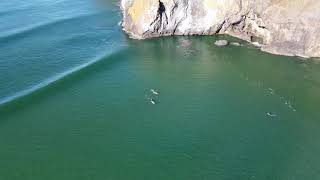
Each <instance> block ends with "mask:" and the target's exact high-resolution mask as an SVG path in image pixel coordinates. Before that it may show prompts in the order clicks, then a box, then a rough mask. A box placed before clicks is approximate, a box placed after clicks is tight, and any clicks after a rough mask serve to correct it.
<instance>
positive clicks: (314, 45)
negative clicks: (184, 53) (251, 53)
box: [121, 0, 320, 57]
mask: <svg viewBox="0 0 320 180" xmlns="http://www.w3.org/2000/svg"><path fill="white" fill-rule="evenodd" d="M121 9H122V14H123V21H122V26H123V29H124V30H125V31H126V32H127V33H128V34H129V35H130V36H131V37H133V38H137V39H144V38H151V37H158V36H169V35H213V34H229V35H232V36H236V37H239V38H241V39H244V40H247V41H249V42H252V43H255V44H259V46H261V49H262V50H263V51H267V52H270V53H273V54H281V55H288V56H302V57H320V43H319V42H320V1H319V0H121Z"/></svg>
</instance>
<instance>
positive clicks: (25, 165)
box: [0, 0, 320, 180]
mask: <svg viewBox="0 0 320 180" xmlns="http://www.w3.org/2000/svg"><path fill="white" fill-rule="evenodd" d="M117 3H118V2H117V1H115V0H114V1H100V2H98V1H94V0H82V1H79V0H10V1H1V2H0V180H21V179H23V180H29V179H30V180H43V179H47V180H51V179H52V180H57V179H59V180H72V179H77V180H82V179H83V180H89V179H90V180H100V179H107V180H142V179H148V180H150V179H154V180H163V179H168V180H169V179H172V180H199V179H201V180H202V179H203V180H204V179H220V180H223V179H237V180H248V179H252V180H253V179H257V180H270V179H274V180H276V179H279V180H286V179H288V180H293V179H297V180H299V179H320V157H319V152H320V142H319V141H318V137H320V113H319V103H320V93H319V92H320V64H319V62H320V61H318V60H316V59H313V60H305V59H300V58H295V57H282V56H275V55H270V54H267V53H263V52H260V51H259V50H257V49H255V48H254V47H252V46H250V45H248V44H246V43H245V42H242V41H240V40H238V39H235V38H231V37H226V36H207V37H205V36H193V37H166V38H158V39H149V40H143V41H139V40H132V39H129V38H128V37H127V35H125V34H124V33H123V32H122V30H121V27H119V26H118V23H119V21H120V20H121V14H120V12H119V8H118V6H117ZM222 38H223V39H228V40H230V41H237V42H240V43H242V44H243V46H239V47H237V46H227V47H223V48H218V47H216V46H214V42H215V40H217V39H222ZM150 89H157V90H158V91H159V92H160V95H154V94H152V92H150ZM150 98H153V99H154V100H155V102H156V104H155V105H153V104H152V103H150Z"/></svg>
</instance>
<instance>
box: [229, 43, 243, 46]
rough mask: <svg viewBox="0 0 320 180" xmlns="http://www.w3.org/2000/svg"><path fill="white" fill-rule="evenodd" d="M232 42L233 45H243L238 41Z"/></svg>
mask: <svg viewBox="0 0 320 180" xmlns="http://www.w3.org/2000/svg"><path fill="white" fill-rule="evenodd" d="M230 44H231V45H233V46H241V44H240V43H238V42H231V43H230Z"/></svg>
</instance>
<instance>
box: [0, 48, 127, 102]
mask: <svg viewBox="0 0 320 180" xmlns="http://www.w3.org/2000/svg"><path fill="white" fill-rule="evenodd" d="M126 50H127V48H120V49H118V50H115V51H113V52H112V53H107V54H106V53H104V54H101V55H98V56H97V57H95V58H94V59H93V60H91V61H88V62H86V63H84V64H81V65H79V66H76V67H74V68H72V69H69V70H67V71H64V72H62V73H60V74H57V75H55V76H53V77H50V78H48V79H46V80H44V81H42V82H41V83H39V84H37V85H35V86H32V87H31V88H29V89H25V90H22V91H19V92H17V93H15V94H14V95H11V96H8V97H5V98H3V99H0V106H2V105H5V104H8V103H10V102H12V101H15V100H17V99H20V98H22V97H25V96H28V95H30V94H33V93H35V92H36V91H38V90H40V89H43V88H45V87H47V86H50V85H51V84H53V83H55V82H58V81H60V80H63V79H64V78H66V77H68V76H69V75H71V74H74V73H77V72H80V71H81V70H84V69H85V68H88V67H89V66H92V65H94V64H96V63H98V62H100V61H101V60H106V59H108V58H111V57H113V56H114V55H117V54H122V52H123V51H126Z"/></svg>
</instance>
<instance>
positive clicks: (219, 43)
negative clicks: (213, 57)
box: [214, 40, 228, 46]
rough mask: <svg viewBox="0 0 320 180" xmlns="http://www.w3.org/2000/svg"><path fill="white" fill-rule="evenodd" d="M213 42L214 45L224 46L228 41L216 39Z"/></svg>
mask: <svg viewBox="0 0 320 180" xmlns="http://www.w3.org/2000/svg"><path fill="white" fill-rule="evenodd" d="M214 44H215V45H216V46H226V45H228V41H227V40H217V41H216V42H215V43H214Z"/></svg>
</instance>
